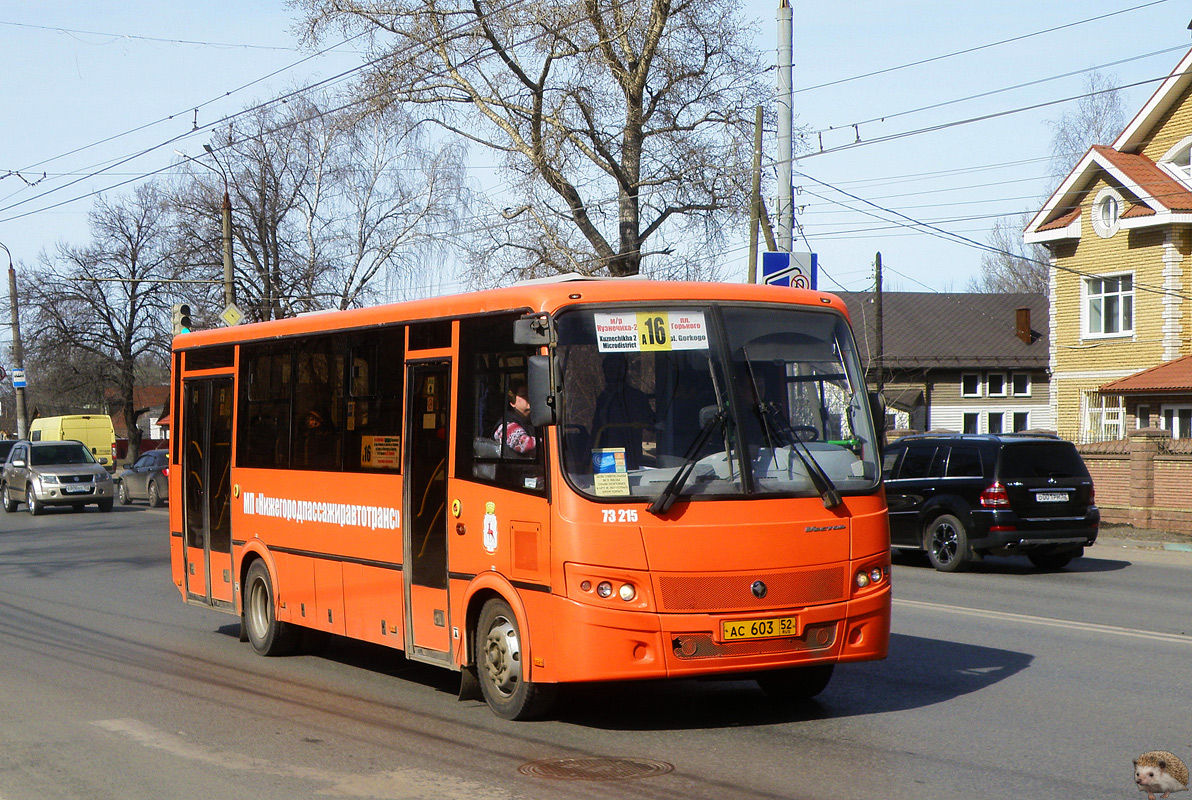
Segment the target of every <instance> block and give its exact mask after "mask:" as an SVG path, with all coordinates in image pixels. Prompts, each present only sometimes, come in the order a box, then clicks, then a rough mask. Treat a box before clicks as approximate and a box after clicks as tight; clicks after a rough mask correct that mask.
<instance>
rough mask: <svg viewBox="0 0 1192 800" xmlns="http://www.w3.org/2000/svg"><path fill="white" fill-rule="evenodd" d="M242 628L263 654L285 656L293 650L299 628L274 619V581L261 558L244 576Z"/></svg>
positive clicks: (275, 614) (275, 610)
mask: <svg viewBox="0 0 1192 800" xmlns="http://www.w3.org/2000/svg"><path fill="white" fill-rule="evenodd" d="M243 602H244V630H245V633H247V634H248V642H249V644H251V645H252V649H253V650H256V651H257V652H258V653H260V654H261V655H263V656H284V655H287V654H289V653H292V652H293V651H294V648H295V647H296V646H297V644H298V634H299V631H298V629H297V628H295V627H294V626H293V625H291V624H290V623H288V622H281V621H279V620H278V619H277V605H276V604H275V602H274V596H273V581H271V580H270V579H269V569H268V568H267V567H266V566H265V563H264V562H263V561H260V560H257V561H254V562H253V563H252V566H251V567H249V568H248V575H247V576H246V577H245V580H244V598H243Z"/></svg>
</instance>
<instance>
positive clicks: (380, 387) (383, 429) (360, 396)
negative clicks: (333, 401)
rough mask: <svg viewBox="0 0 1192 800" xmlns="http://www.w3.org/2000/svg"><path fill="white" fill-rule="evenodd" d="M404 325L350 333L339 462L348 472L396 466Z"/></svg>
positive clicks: (398, 462)
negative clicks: (345, 400) (346, 389)
mask: <svg viewBox="0 0 1192 800" xmlns="http://www.w3.org/2000/svg"><path fill="white" fill-rule="evenodd" d="M404 348H405V329H404V328H402V327H401V326H397V325H395V326H391V327H387V328H381V329H378V330H375V331H368V332H366V333H359V334H356V335H354V337H353V339H352V341H351V346H350V347H349V348H348V351H347V356H348V358H347V364H346V366H347V372H348V376H347V388H348V396H347V402H346V405H345V410H344V415H343V448H344V450H343V464H344V467H343V468H344V469H345V470H347V471H349V472H375V471H384V472H386V473H397V472H399V471H400V470H401V432H402V401H403V398H404V388H403V372H402V368H401V364H402V363H403V361H404V360H405V358H404Z"/></svg>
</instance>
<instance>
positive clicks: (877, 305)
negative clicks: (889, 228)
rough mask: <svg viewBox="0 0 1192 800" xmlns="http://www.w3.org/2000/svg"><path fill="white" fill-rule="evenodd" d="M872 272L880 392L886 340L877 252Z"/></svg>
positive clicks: (883, 375) (884, 372)
mask: <svg viewBox="0 0 1192 800" xmlns="http://www.w3.org/2000/svg"><path fill="white" fill-rule="evenodd" d="M874 270H875V272H876V273H877V292H876V293H875V294H874V298H873V313H874V315H875V316H876V317H877V390H878V392H881V390H882V387H884V386H885V383H886V381H885V374H886V363H885V356H886V354H885V343H886V338H885V335H884V332H883V330H882V254H881V251H878V254H877V259H876V260H875V261H874Z"/></svg>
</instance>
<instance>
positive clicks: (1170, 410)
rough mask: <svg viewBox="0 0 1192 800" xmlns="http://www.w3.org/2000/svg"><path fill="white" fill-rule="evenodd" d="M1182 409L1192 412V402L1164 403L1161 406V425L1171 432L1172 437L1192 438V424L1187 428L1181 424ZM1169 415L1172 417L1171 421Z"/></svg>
mask: <svg viewBox="0 0 1192 800" xmlns="http://www.w3.org/2000/svg"><path fill="white" fill-rule="evenodd" d="M1181 411H1188V412H1192V404H1188V403H1164V404H1163V405H1161V406H1159V427H1161V428H1163V430H1165V431H1167V432H1168V433H1170V434H1171V438H1172V439H1190V438H1192V424H1190V425H1189V426H1188V429H1187V430H1185V429H1184V426H1182V425H1180V424H1179V419H1180V412H1181ZM1168 417H1171V419H1170V421H1169V420H1168Z"/></svg>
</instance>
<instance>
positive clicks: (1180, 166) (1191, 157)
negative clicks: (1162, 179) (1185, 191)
mask: <svg viewBox="0 0 1192 800" xmlns="http://www.w3.org/2000/svg"><path fill="white" fill-rule="evenodd" d="M1159 167H1160V168H1161V169H1164V170H1166V171H1167V173H1168V174H1169V175H1171V176H1173V177H1175V178H1177V179H1178V180H1179V181H1180V182H1181V183H1183V184H1184V185H1185V186H1189V187H1192V136H1185V137H1184V138H1183V139H1181V140H1180V141H1179V142H1177V143H1176V145H1175V146H1174V147H1172V148H1171V149H1170V150H1168V151H1167V152H1166V153H1164V154H1163V157H1162V158H1160V159H1159Z"/></svg>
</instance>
